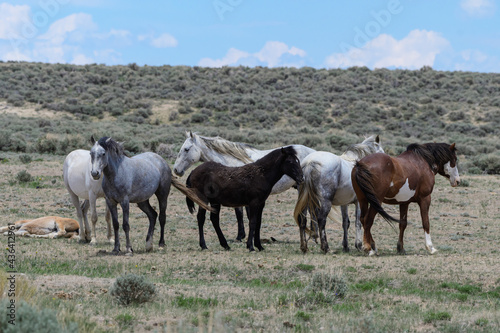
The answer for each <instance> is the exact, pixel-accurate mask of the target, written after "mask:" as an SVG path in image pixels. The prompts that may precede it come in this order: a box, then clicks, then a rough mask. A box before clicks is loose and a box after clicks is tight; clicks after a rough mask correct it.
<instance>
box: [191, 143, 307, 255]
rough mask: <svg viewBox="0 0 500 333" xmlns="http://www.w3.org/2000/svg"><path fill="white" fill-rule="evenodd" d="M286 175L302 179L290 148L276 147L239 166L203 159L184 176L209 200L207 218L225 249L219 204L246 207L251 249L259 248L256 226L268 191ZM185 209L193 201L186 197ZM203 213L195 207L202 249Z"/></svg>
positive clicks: (203, 245)
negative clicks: (204, 160)
mask: <svg viewBox="0 0 500 333" xmlns="http://www.w3.org/2000/svg"><path fill="white" fill-rule="evenodd" d="M283 175H288V176H290V177H291V178H292V179H293V180H294V181H296V182H297V183H301V182H302V181H303V178H304V176H303V174H302V168H301V167H300V162H299V160H298V158H297V154H296V151H295V149H294V148H293V147H291V146H289V147H285V148H281V149H276V150H273V151H272V152H270V153H269V154H267V155H266V156H264V157H262V158H261V159H259V160H257V161H256V162H254V163H250V164H246V165H243V166H241V167H228V166H225V165H222V164H220V163H216V162H205V163H203V164H201V165H200V166H198V167H197V168H196V169H194V170H193V172H191V174H190V175H189V177H188V179H187V186H188V187H190V188H193V189H194V191H195V193H196V194H197V195H198V196H199V197H200V198H201V199H202V200H204V201H205V202H209V203H210V206H211V207H212V208H213V209H214V210H215V212H212V213H210V220H211V221H212V224H213V226H214V228H215V231H216V232H217V236H218V237H219V242H220V245H221V246H222V247H224V248H225V249H226V250H229V249H230V248H229V245H228V244H227V241H226V238H225V237H224V234H223V233H222V230H221V229H220V225H219V212H220V207H221V205H222V206H226V207H243V206H247V207H248V217H249V220H250V223H249V227H250V228H249V229H250V231H249V235H248V239H247V248H248V249H249V250H250V251H254V243H255V246H256V247H257V248H258V249H259V251H262V250H263V249H264V248H263V247H262V245H261V241H260V226H261V223H262V210H263V209H264V205H265V203H266V200H267V197H268V196H269V194H270V193H271V190H272V188H273V186H274V184H276V183H277V182H278V180H280V179H281V177H283ZM186 202H187V204H188V208H189V211H190V212H191V213H193V211H194V203H193V202H192V200H190V199H189V198H186ZM205 212H206V210H205V209H204V208H202V207H199V209H198V215H197V218H198V231H199V235H200V246H201V248H202V249H206V248H207V245H206V244H205V237H204V234H203V225H204V224H205Z"/></svg>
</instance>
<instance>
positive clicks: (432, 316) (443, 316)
mask: <svg viewBox="0 0 500 333" xmlns="http://www.w3.org/2000/svg"><path fill="white" fill-rule="evenodd" d="M438 320H451V315H450V314H449V313H448V312H434V311H429V312H427V313H426V314H425V317H424V321H425V322H426V323H428V324H430V323H433V322H436V321H438Z"/></svg>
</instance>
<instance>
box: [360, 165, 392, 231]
mask: <svg viewBox="0 0 500 333" xmlns="http://www.w3.org/2000/svg"><path fill="white" fill-rule="evenodd" d="M353 172H354V181H355V182H356V184H357V185H358V187H359V188H360V189H361V191H362V192H363V194H364V195H365V197H366V200H367V201H368V203H369V204H370V206H371V207H372V208H373V209H375V211H376V212H377V213H379V214H380V216H382V217H383V218H384V219H385V220H386V221H387V222H397V223H400V220H398V219H395V218H394V217H392V216H391V215H389V214H388V213H387V212H386V211H385V210H384V208H383V207H382V204H381V203H380V201H379V200H378V198H377V196H376V195H375V189H374V188H373V175H372V173H371V172H370V170H368V168H367V167H366V165H365V164H363V163H360V162H356V165H355V166H354V169H353Z"/></svg>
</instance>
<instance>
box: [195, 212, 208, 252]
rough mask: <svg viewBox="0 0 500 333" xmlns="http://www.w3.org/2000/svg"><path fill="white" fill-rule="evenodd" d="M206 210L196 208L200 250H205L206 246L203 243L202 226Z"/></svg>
mask: <svg viewBox="0 0 500 333" xmlns="http://www.w3.org/2000/svg"><path fill="white" fill-rule="evenodd" d="M206 212H207V211H206V210H205V209H203V208H201V206H198V214H196V219H197V220H198V234H199V244H200V247H201V249H202V250H206V249H207V244H206V243H205V234H204V232H203V226H204V225H205V218H206Z"/></svg>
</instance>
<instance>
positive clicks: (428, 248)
mask: <svg viewBox="0 0 500 333" xmlns="http://www.w3.org/2000/svg"><path fill="white" fill-rule="evenodd" d="M426 248H427V251H429V253H430V254H434V253H436V252H437V251H438V250H436V249H435V248H434V246H431V247H428V246H426Z"/></svg>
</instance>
